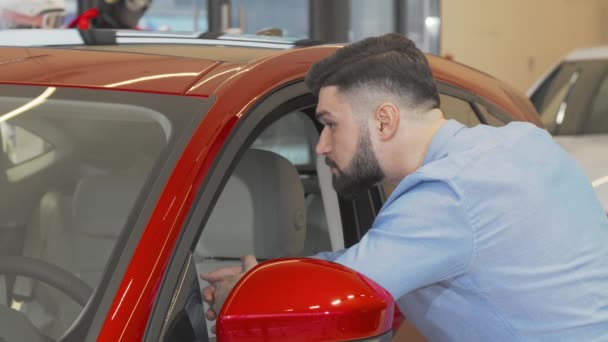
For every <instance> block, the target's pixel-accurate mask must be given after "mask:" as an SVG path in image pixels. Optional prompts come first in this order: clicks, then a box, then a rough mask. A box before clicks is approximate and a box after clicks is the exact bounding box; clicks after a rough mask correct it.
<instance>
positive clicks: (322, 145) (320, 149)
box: [315, 127, 331, 156]
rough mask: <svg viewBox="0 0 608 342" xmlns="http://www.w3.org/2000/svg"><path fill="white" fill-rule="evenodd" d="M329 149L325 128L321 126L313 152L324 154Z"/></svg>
mask: <svg viewBox="0 0 608 342" xmlns="http://www.w3.org/2000/svg"><path fill="white" fill-rule="evenodd" d="M330 150H331V148H330V144H329V139H328V137H327V128H325V127H324V128H323V130H322V131H321V136H320V137H319V142H318V143H317V147H316V148H315V152H316V153H317V154H318V155H321V156H322V155H326V154H328V153H329V151H330Z"/></svg>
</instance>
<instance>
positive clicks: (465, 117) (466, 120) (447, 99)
mask: <svg viewBox="0 0 608 342" xmlns="http://www.w3.org/2000/svg"><path fill="white" fill-rule="evenodd" d="M439 98H440V101H441V110H442V111H443V113H444V114H445V116H446V118H447V119H454V120H456V121H458V122H460V123H462V124H463V125H466V126H469V127H473V126H476V125H478V124H480V121H479V118H478V117H477V114H475V111H473V108H472V107H471V104H470V103H469V102H467V101H465V100H462V99H459V98H457V97H454V96H451V95H447V94H439Z"/></svg>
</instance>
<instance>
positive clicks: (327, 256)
mask: <svg viewBox="0 0 608 342" xmlns="http://www.w3.org/2000/svg"><path fill="white" fill-rule="evenodd" d="M344 252H346V249H340V250H337V251H335V252H321V253H317V254H315V255H312V256H310V257H309V258H312V259H321V260H326V261H335V260H336V259H337V258H339V257H340V256H342V254H344Z"/></svg>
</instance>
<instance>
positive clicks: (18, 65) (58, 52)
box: [0, 30, 540, 125]
mask: <svg viewBox="0 0 608 342" xmlns="http://www.w3.org/2000/svg"><path fill="white" fill-rule="evenodd" d="M40 37H42V38H40ZM301 42H302V41H297V40H294V39H286V38H281V37H261V36H244V37H243V36H231V35H210V34H205V33H188V34H174V33H158V32H141V31H120V30H118V31H117V30H86V31H81V30H46V31H44V32H40V30H5V31H0V46H4V47H2V48H1V49H2V52H1V53H0V56H1V57H0V83H13V84H15V83H17V84H32V85H43V86H66V87H86V88H110V89H116V90H127V91H141V92H154V93H166V94H176V95H189V96H200V97H208V96H211V95H213V94H214V93H215V92H216V91H217V90H218V88H219V87H221V86H222V85H224V84H225V83H226V82H227V81H228V80H231V79H233V78H235V76H239V75H241V76H242V75H244V74H246V73H247V72H250V71H252V70H254V69H255V70H263V71H264V74H265V75H268V77H267V78H268V79H266V77H264V79H261V78H260V77H259V76H258V77H257V78H251V79H247V78H246V77H244V78H245V79H246V83H248V84H250V83H254V82H255V83H257V82H266V83H267V84H268V86H271V85H273V82H279V81H285V80H288V81H289V80H291V81H293V80H295V79H302V78H303V77H304V76H305V74H306V72H307V70H308V68H309V67H310V65H312V64H313V63H314V62H316V61H318V60H320V59H322V58H324V57H327V56H329V55H330V54H331V53H333V52H335V50H336V49H338V48H340V47H342V45H318V46H310V47H299V46H300V45H302V43H301ZM427 59H428V61H429V64H430V66H431V69H432V71H433V74H434V76H435V78H436V79H437V80H439V81H442V82H444V83H448V84H451V85H454V86H456V87H459V88H463V89H465V90H467V91H469V92H472V93H474V94H477V95H479V96H481V97H483V98H485V99H486V100H489V101H490V102H492V103H494V104H495V105H497V106H498V107H500V108H502V109H503V110H505V111H507V112H509V113H511V114H512V115H514V116H515V118H517V119H520V120H527V121H532V122H535V123H536V124H537V125H540V121H539V120H538V119H537V118H536V112H535V111H534V109H533V107H532V106H531V105H529V106H526V100H527V99H525V96H523V95H522V94H520V93H519V92H518V91H516V90H515V89H514V88H512V87H510V86H509V85H507V84H506V83H504V82H502V81H499V80H497V79H495V78H494V77H492V76H490V75H487V74H485V73H482V72H480V71H478V70H475V69H472V68H470V67H467V66H465V65H462V64H460V63H456V62H453V61H450V60H447V59H444V58H440V57H437V56H432V55H427ZM294 61H296V63H294ZM258 74H259V73H258ZM244 82H245V81H244ZM233 83H234V82H233ZM239 86H242V84H240V85H239ZM530 110H531V111H532V112H531V113H528V112H529V111H530Z"/></svg>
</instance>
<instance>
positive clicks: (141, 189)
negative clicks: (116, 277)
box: [0, 85, 208, 340]
mask: <svg viewBox="0 0 608 342" xmlns="http://www.w3.org/2000/svg"><path fill="white" fill-rule="evenodd" d="M0 94H2V95H1V96H0V137H1V142H2V146H1V147H0V148H1V149H0V152H1V153H2V155H1V156H0V179H2V180H3V182H0V193H1V194H2V196H0V240H2V244H1V245H2V246H10V248H2V249H1V251H0V254H2V255H3V256H11V257H15V258H17V259H18V260H21V261H23V260H26V261H27V260H34V261H35V262H36V263H37V264H36V265H38V266H36V267H35V269H36V270H41V271H39V272H34V276H27V277H26V276H24V275H17V276H14V275H10V276H4V275H0V288H2V289H4V290H2V291H0V306H7V307H10V308H12V309H13V310H16V311H18V313H19V315H22V316H23V317H25V318H26V319H27V320H28V321H29V323H31V325H29V326H30V327H31V328H32V329H35V330H36V332H37V333H40V334H42V335H46V336H48V337H50V338H51V339H53V340H57V339H59V338H60V337H61V336H62V335H63V334H64V333H65V332H66V331H67V330H68V329H69V328H70V327H71V325H72V324H73V323H74V322H75V321H76V318H77V317H79V315H80V313H81V312H82V311H83V310H84V309H85V307H84V304H85V303H86V301H87V300H88V298H89V296H90V295H91V294H92V293H93V291H94V290H98V292H102V293H103V291H105V289H104V288H100V284H101V278H102V277H103V274H104V272H108V269H111V268H112V266H113V265H109V261H110V260H111V259H110V256H111V253H112V251H113V249H114V247H115V246H116V245H119V244H118V239H119V237H120V235H121V233H122V231H123V229H125V228H126V227H128V224H129V222H130V221H129V219H131V220H133V219H136V218H137V217H138V215H139V214H140V212H139V210H141V209H139V208H140V207H138V206H137V205H136V201H137V199H138V198H140V196H142V197H141V198H146V197H148V196H147V195H148V194H149V192H150V191H151V189H150V187H151V186H150V185H146V180H147V179H148V177H154V176H153V175H154V172H158V171H156V170H159V169H160V167H156V165H161V166H162V165H164V164H165V162H166V160H167V158H168V151H170V149H171V148H172V147H173V146H174V145H175V144H178V142H179V141H181V140H180V139H181V138H180V135H181V134H182V132H184V130H185V129H189V128H190V126H191V125H190V123H191V121H192V119H193V118H194V117H195V116H196V115H200V114H198V113H201V112H204V111H203V110H202V109H203V108H204V107H203V106H200V107H199V106H197V107H196V108H191V109H192V111H191V113H190V114H189V113H188V111H187V108H188V106H191V105H193V103H196V104H199V103H207V101H208V100H207V99H197V100H193V99H186V98H179V97H174V96H165V95H158V94H152V95H148V94H141V93H133V92H118V91H111V90H92V89H73V88H55V87H36V86H8V85H0ZM4 180H7V181H4ZM57 268H58V269H59V270H60V271H57ZM51 271H52V272H51ZM51 273H53V274H60V277H59V278H60V279H65V280H66V282H67V284H74V285H73V286H72V285H70V286H66V288H68V289H72V290H65V289H64V291H67V292H62V291H60V290H58V289H56V288H54V287H53V286H51V285H50V284H48V283H47V282H48V281H49V279H48V278H45V277H49V276H48V274H51ZM77 284H79V285H78V286H76V285H77ZM83 288H84V289H85V290H86V289H88V290H89V291H84V292H83V291H80V290H78V291H76V290H77V289H83ZM71 291H75V292H71ZM70 295H71V296H72V297H71V296H70ZM74 295H77V300H74V299H73V296H74ZM0 309H2V308H1V307H0ZM16 329H18V327H16Z"/></svg>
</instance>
